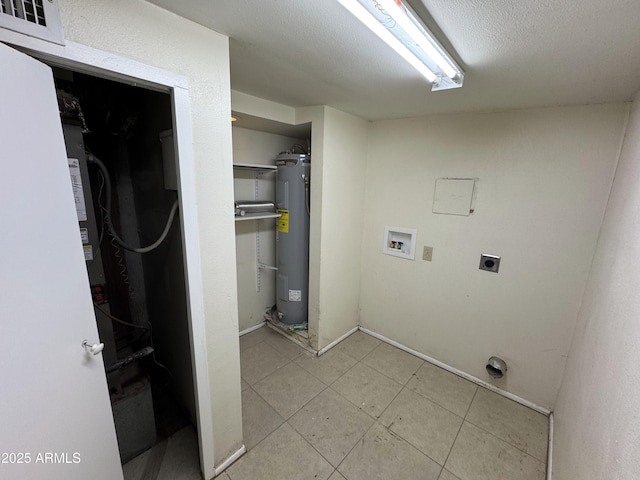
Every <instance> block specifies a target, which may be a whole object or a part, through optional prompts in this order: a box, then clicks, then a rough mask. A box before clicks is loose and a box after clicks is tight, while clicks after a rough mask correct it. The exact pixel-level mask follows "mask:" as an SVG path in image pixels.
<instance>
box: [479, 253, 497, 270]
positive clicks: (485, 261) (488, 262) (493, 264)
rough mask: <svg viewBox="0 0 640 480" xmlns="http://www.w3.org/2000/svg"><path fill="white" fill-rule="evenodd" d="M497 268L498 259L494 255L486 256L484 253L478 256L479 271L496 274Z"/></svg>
mask: <svg viewBox="0 0 640 480" xmlns="http://www.w3.org/2000/svg"><path fill="white" fill-rule="evenodd" d="M499 268H500V257H497V256H496V255H487V254H486V253H483V254H482V255H480V270H486V271H487V272H494V273H498V269H499Z"/></svg>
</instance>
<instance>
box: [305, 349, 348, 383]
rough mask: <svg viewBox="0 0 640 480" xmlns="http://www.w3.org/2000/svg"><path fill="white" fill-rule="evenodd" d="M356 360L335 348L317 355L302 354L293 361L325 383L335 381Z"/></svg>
mask: <svg viewBox="0 0 640 480" xmlns="http://www.w3.org/2000/svg"><path fill="white" fill-rule="evenodd" d="M357 362H358V361H357V360H356V359H355V358H353V357H350V356H349V355H347V354H345V353H343V352H339V351H336V350H335V349H331V350H329V351H328V352H327V353H325V354H324V355H320V356H319V357H312V356H311V355H307V354H304V355H300V356H299V357H297V358H296V359H295V363H297V364H298V365H300V366H301V367H302V368H304V369H305V370H306V371H307V372H309V373H310V374H311V375H313V376H314V377H316V378H317V379H319V380H320V381H321V382H323V383H325V384H326V385H330V384H332V383H333V382H335V381H336V380H337V379H338V378H340V376H342V375H343V374H344V373H345V372H346V371H347V370H349V369H350V368H351V367H353V366H354V365H355V364H356V363H357Z"/></svg>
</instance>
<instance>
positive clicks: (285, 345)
mask: <svg viewBox="0 0 640 480" xmlns="http://www.w3.org/2000/svg"><path fill="white" fill-rule="evenodd" d="M273 334H274V335H270V336H268V337H267V338H266V340H265V342H267V343H268V344H269V345H271V346H272V347H273V348H275V349H276V351H277V352H278V353H279V354H280V355H282V356H284V357H287V358H288V359H289V360H293V359H294V358H297V357H298V356H300V355H302V354H303V353H304V352H305V350H304V349H303V348H302V347H300V346H299V345H296V344H295V343H293V342H292V341H291V340H289V339H288V338H286V337H285V336H284V335H282V334H280V333H278V332H273Z"/></svg>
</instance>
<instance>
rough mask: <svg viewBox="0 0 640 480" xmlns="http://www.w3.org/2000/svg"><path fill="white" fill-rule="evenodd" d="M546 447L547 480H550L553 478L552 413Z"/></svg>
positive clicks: (551, 414)
mask: <svg viewBox="0 0 640 480" xmlns="http://www.w3.org/2000/svg"><path fill="white" fill-rule="evenodd" d="M547 445H548V446H547V480H551V477H552V476H553V412H551V413H550V414H549V442H548V443H547Z"/></svg>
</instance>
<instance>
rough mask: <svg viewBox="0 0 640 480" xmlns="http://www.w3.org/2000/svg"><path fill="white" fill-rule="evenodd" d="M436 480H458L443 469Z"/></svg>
mask: <svg viewBox="0 0 640 480" xmlns="http://www.w3.org/2000/svg"><path fill="white" fill-rule="evenodd" d="M438 480H460V479H459V478H458V477H456V476H455V475H454V474H453V473H451V472H448V471H446V470H445V469H444V468H443V469H442V473H441V474H440V478H438Z"/></svg>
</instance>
